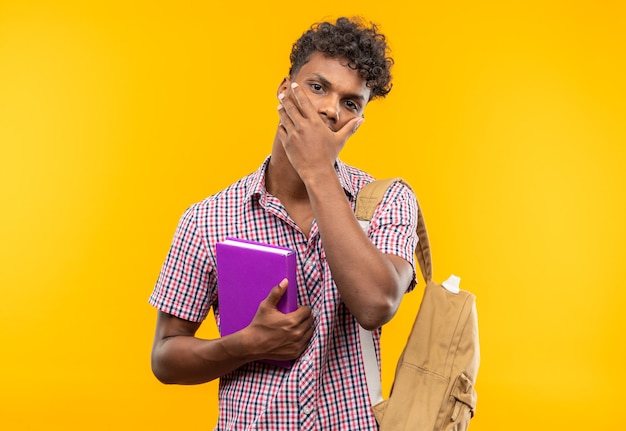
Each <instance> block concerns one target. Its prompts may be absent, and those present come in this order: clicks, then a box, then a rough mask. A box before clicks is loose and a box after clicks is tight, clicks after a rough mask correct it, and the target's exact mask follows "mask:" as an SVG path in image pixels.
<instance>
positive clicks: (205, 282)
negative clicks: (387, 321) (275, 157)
mask: <svg viewBox="0 0 626 431" xmlns="http://www.w3.org/2000/svg"><path fill="white" fill-rule="evenodd" d="M268 160H269V158H268V159H266V161H265V162H264V163H263V165H262V166H261V167H260V168H259V170H257V171H256V172H254V173H252V174H250V175H248V176H246V177H244V178H242V179H241V180H239V181H238V182H236V183H234V184H233V185H231V186H229V187H228V188H226V189H225V190H223V191H221V192H219V193H217V194H215V195H213V196H210V197H208V198H207V199H205V200H203V201H202V202H199V203H197V204H194V205H193V206H191V207H190V208H189V209H188V210H187V211H186V212H185V213H184V215H183V216H182V218H181V220H180V223H179V226H178V228H177V230H176V233H175V235H174V239H173V243H172V246H171V249H170V251H169V253H168V255H167V258H166V260H165V263H164V265H163V268H162V270H161V273H160V276H159V278H158V281H157V283H156V286H155V288H154V291H153V293H152V295H151V296H150V299H149V302H150V303H151V304H152V305H154V306H155V307H156V308H158V309H159V310H161V311H164V312H166V313H170V314H172V315H174V316H177V317H179V318H182V319H186V320H190V321H194V322H199V321H202V320H204V318H205V317H206V316H207V314H208V312H209V309H210V308H211V307H213V310H214V315H215V318H216V321H217V324H218V325H219V305H218V297H217V273H216V264H215V243H216V242H219V241H221V240H223V239H224V238H225V237H227V236H230V237H239V238H245V239H250V240H254V241H261V242H265V243H270V244H277V245H281V246H284V247H290V248H292V249H294V250H296V251H297V256H298V274H297V277H298V303H299V304H300V305H308V306H310V307H311V309H312V310H313V315H314V322H315V323H314V325H315V332H314V335H313V338H312V339H311V341H310V343H309V346H308V347H307V349H306V350H305V352H304V353H303V354H302V356H301V357H300V358H299V359H298V360H297V361H296V362H295V364H294V366H293V367H292V368H291V369H290V370H287V369H283V368H280V367H275V366H272V365H268V364H265V363H261V362H253V363H249V364H246V365H244V366H242V367H240V368H239V369H237V370H235V371H234V372H232V373H230V374H228V375H226V376H223V377H222V378H221V379H220V388H219V399H220V401H219V420H218V424H217V426H216V430H252V429H255V430H257V429H258V430H272V431H279V430H285V431H294V430H323V431H327V430H376V429H377V425H376V421H375V419H374V416H373V414H372V412H371V408H370V401H369V395H368V391H367V382H366V379H365V372H364V369H363V360H362V355H361V347H360V341H359V329H358V323H357V322H356V320H355V318H354V317H353V316H352V315H351V314H350V312H349V311H348V309H347V308H346V306H345V305H344V304H343V302H342V301H341V298H340V296H339V292H338V290H337V287H336V286H335V284H334V282H333V278H332V274H331V272H330V268H329V266H328V263H327V262H326V256H325V253H324V248H323V247H322V244H321V240H320V235H319V232H318V230H317V225H316V224H315V222H314V224H313V227H312V231H311V235H310V237H309V238H308V239H307V237H306V236H305V235H304V234H303V233H302V232H301V231H300V230H299V229H298V227H297V226H296V224H295V223H294V222H293V221H292V220H291V219H290V217H289V216H288V214H287V212H286V211H285V209H284V207H283V206H282V205H281V203H280V202H279V201H278V199H276V198H275V197H274V196H272V195H269V194H268V193H267V192H266V190H265V169H266V167H267V163H268ZM336 168H337V175H338V177H339V179H340V182H341V184H342V186H343V188H344V190H345V192H346V197H347V199H348V200H349V202H350V204H351V205H352V207H353V208H354V205H355V200H356V193H357V191H358V190H359V189H360V188H361V187H362V186H363V185H365V184H366V183H368V182H369V181H371V180H372V177H371V176H369V175H367V174H366V173H364V172H362V171H360V170H358V169H356V168H353V167H350V166H348V165H345V164H344V163H342V162H340V161H337V165H336ZM416 223H417V206H416V203H415V199H414V196H413V194H412V192H411V191H410V190H409V189H408V188H407V187H406V186H404V185H402V184H395V185H394V186H393V187H392V188H391V189H390V190H389V191H388V192H387V195H386V196H385V198H384V200H383V203H382V204H381V206H380V207H379V208H378V210H377V211H376V214H374V218H373V219H372V223H371V224H370V227H369V232H368V234H369V236H370V238H371V240H372V242H373V243H374V244H375V245H376V246H377V247H378V248H379V249H380V250H381V251H382V252H384V253H389V254H395V255H398V256H401V257H402V258H404V259H406V260H407V261H409V262H411V264H412V265H413V267H414V268H415V263H414V254H413V251H414V250H415V245H416V241H417V237H416V234H415V226H416ZM412 287H413V286H411V288H412ZM374 344H375V348H376V354H377V357H378V362H379V364H380V331H376V332H374Z"/></svg>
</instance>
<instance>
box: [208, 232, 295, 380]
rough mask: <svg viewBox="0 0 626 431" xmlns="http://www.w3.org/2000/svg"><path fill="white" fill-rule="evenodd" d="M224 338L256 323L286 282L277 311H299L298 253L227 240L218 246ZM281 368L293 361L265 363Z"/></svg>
mask: <svg viewBox="0 0 626 431" xmlns="http://www.w3.org/2000/svg"><path fill="white" fill-rule="evenodd" d="M215 249H216V258H217V291H218V302H219V314H220V334H221V335H222V336H224V335H228V334H232V333H233V332H237V331H239V330H241V329H243V328H245V327H246V326H248V325H249V324H250V322H252V319H253V318H254V315H255V314H256V312H257V309H258V307H259V304H260V303H261V301H263V300H264V299H265V298H266V297H267V295H268V294H269V293H270V290H272V288H273V287H274V286H276V285H278V283H280V282H281V280H283V279H284V278H286V279H287V280H288V281H289V285H288V286H287V290H286V291H285V294H284V295H283V297H282V298H281V299H280V301H279V302H278V305H277V308H278V310H280V311H282V312H283V313H290V312H292V311H295V310H296V308H297V307H298V288H297V284H296V253H295V252H294V251H293V250H291V249H289V248H285V247H279V246H276V245H270V244H264V243H260V242H254V241H248V240H244V239H238V238H226V239H225V240H224V241H222V242H218V243H216V245H215ZM263 362H268V363H270V364H274V365H279V366H281V367H285V368H289V367H291V365H292V363H293V361H275V360H264V361H263Z"/></svg>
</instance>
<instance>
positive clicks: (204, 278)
mask: <svg viewBox="0 0 626 431" xmlns="http://www.w3.org/2000/svg"><path fill="white" fill-rule="evenodd" d="M392 63H393V62H392V60H391V59H390V58H389V57H387V46H386V42H385V37H384V36H383V35H382V34H380V33H378V32H377V28H376V26H375V25H371V26H367V25H364V24H363V23H361V22H360V21H358V20H349V19H346V18H340V19H338V20H337V21H336V22H335V23H330V22H324V23H320V24H317V25H314V26H313V27H312V28H311V29H310V30H309V31H307V32H305V33H304V34H303V35H302V37H301V38H300V39H299V40H298V41H297V42H296V43H295V44H294V46H293V50H292V53H291V70H290V73H289V78H285V79H283V81H282V82H281V84H280V85H279V88H278V92H277V93H278V94H277V95H278V99H279V106H278V116H279V125H278V128H277V131H276V135H275V138H274V143H273V146H272V151H271V155H270V156H269V157H268V158H267V159H266V160H265V162H264V163H263V164H262V165H261V167H260V168H259V170H258V171H256V172H254V173H252V174H250V175H248V176H246V177H244V178H242V179H241V180H239V181H238V182H236V183H235V184H233V185H231V186H230V187H228V188H226V189H225V190H223V191H221V192H219V193H217V194H215V195H213V196H210V197H209V198H207V199H205V200H204V201H202V202H199V203H197V204H195V205H193V206H191V207H190V208H189V209H188V210H187V211H186V212H185V214H184V215H183V216H182V218H181V221H180V224H179V226H178V229H177V231H176V234H175V236H174V240H173V244H172V247H171V250H170V252H169V254H168V256H167V259H166V261H165V263H164V265H163V268H162V270H161V274H160V276H159V279H158V281H157V284H156V287H155V289H154V292H153V293H152V296H151V297H150V303H151V304H152V305H154V306H155V307H157V308H158V309H159V314H158V318H157V325H156V334H155V339H154V345H153V351H152V368H153V372H154V374H155V375H156V376H157V378H158V379H159V380H161V381H162V382H165V383H179V384H196V383H203V382H207V381H210V380H213V379H216V378H220V388H219V420H218V424H217V427H216V429H217V430H248V429H266V430H289V431H292V430H312V429H316V430H366V429H371V430H375V429H377V425H376V421H375V419H374V416H373V414H372V411H371V408H370V399H369V395H368V386H367V381H366V378H365V372H364V365H363V359H362V355H361V342H360V339H359V325H360V326H362V327H363V328H365V329H367V330H370V331H373V332H372V333H371V336H372V337H373V341H374V344H375V346H376V349H375V350H376V352H377V355H378V358H377V359H378V360H380V357H379V353H378V352H379V337H380V327H381V326H382V325H383V324H384V323H385V322H387V321H388V320H389V319H391V317H392V316H393V315H394V313H395V312H396V310H397V309H398V306H399V304H400V300H401V298H402V296H403V294H404V293H405V292H406V291H408V290H409V289H411V288H412V287H413V285H414V283H415V271H414V266H415V265H414V260H413V259H414V258H413V252H414V249H415V245H416V241H417V238H416V235H415V227H416V223H417V207H416V202H415V197H414V196H413V194H412V192H411V191H410V190H409V189H408V188H407V187H405V186H404V185H402V184H395V185H394V186H392V188H391V189H390V191H389V192H388V193H387V195H386V196H385V198H384V201H383V202H382V204H381V205H380V206H379V208H378V209H377V211H376V214H375V215H374V218H373V220H372V222H371V224H370V227H369V230H368V232H367V233H366V232H364V231H363V229H362V228H361V227H360V225H359V223H358V222H357V220H356V218H355V216H354V208H355V200H356V195H357V193H358V191H359V189H360V188H361V187H362V186H363V185H365V184H366V183H368V182H370V181H371V180H372V179H373V178H372V177H371V176H370V175H368V174H366V173H364V172H362V171H360V170H358V169H356V168H353V167H350V166H347V165H345V164H343V163H342V162H341V161H340V160H338V155H339V153H340V151H341V149H342V148H343V146H344V144H345V143H346V141H347V140H348V139H349V138H350V137H351V136H352V134H354V133H355V132H356V130H357V128H358V126H359V125H360V124H361V122H362V121H363V110H364V108H365V106H366V105H367V103H368V102H369V101H370V100H372V99H375V98H378V97H384V96H385V95H386V94H387V93H388V92H389V90H390V89H391V84H390V80H391V75H390V67H391V65H392ZM227 236H232V237H239V238H245V239H250V240H254V241H261V242H266V243H271V244H277V245H281V246H285V247H289V248H292V249H294V250H296V251H297V258H298V274H297V278H298V303H299V304H300V305H299V308H298V310H297V311H295V312H293V313H289V314H282V313H281V312H279V311H278V310H277V309H276V304H277V303H278V300H279V299H280V298H281V296H282V294H283V293H284V291H285V288H286V282H285V281H283V282H281V283H280V284H279V285H278V286H276V287H275V288H274V289H273V290H272V291H271V293H270V294H269V295H268V297H267V298H266V299H265V300H264V301H263V302H262V303H261V305H260V306H259V309H258V312H257V314H256V316H255V318H254V320H253V321H252V323H251V324H250V325H249V326H248V327H246V328H245V329H243V330H241V331H239V332H236V333H234V334H231V335H228V336H225V337H222V338H219V339H214V340H203V339H199V338H197V337H195V334H196V331H197V329H198V328H199V326H200V324H201V322H202V321H203V320H204V318H205V317H206V316H207V314H208V312H209V309H210V308H211V307H213V310H214V313H215V317H216V320H217V322H218V324H219V306H218V297H217V274H216V263H215V244H216V242H219V241H221V240H223V239H224V238H225V237H227ZM250 288H251V289H253V288H254V286H250ZM259 359H278V360H285V359H293V360H295V362H294V365H293V366H292V368H291V369H285V368H281V367H276V366H273V365H269V364H267V363H264V362H259V361H258V360H259Z"/></svg>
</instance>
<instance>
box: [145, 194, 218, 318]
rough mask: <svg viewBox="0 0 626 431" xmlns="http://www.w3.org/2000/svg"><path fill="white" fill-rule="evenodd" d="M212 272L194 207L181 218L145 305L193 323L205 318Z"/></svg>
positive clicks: (208, 307)
mask: <svg viewBox="0 0 626 431" xmlns="http://www.w3.org/2000/svg"><path fill="white" fill-rule="evenodd" d="M211 272H212V271H211V268H210V263H209V258H208V253H207V250H206V246H205V242H204V241H203V237H202V235H201V233H200V231H199V228H198V223H197V217H196V211H195V206H192V207H190V208H189V209H188V210H187V211H185V213H184V214H183V215H182V217H181V219H180V221H179V224H178V227H177V229H176V233H175V234H174V239H173V240H172V245H171V247H170V250H169V253H168V254H167V257H166V259H165V262H164V264H163V267H162V268H161V272H160V274H159V278H158V279H157V282H156V285H155V287H154V290H153V292H152V295H151V296H150V298H149V300H148V302H149V303H150V304H152V305H153V306H154V307H156V308H157V309H159V310H161V311H163V312H165V313H168V314H171V315H174V316H176V317H179V318H181V319H185V320H189V321H192V322H201V321H203V320H204V318H205V317H206V316H207V314H208V312H209V309H210V308H211V303H210V298H211V296H212V295H211V294H210V289H209V279H210V275H211Z"/></svg>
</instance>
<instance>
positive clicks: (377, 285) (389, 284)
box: [305, 169, 411, 329]
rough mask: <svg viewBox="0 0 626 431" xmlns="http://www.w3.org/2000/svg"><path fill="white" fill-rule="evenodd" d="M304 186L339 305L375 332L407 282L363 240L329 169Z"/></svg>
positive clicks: (365, 239)
mask: <svg viewBox="0 0 626 431" xmlns="http://www.w3.org/2000/svg"><path fill="white" fill-rule="evenodd" d="M305 184H306V186H307V192H308V194H309V199H310V202H311V206H312V209H313V213H314V216H315V219H316V221H317V224H318V228H319V231H320V235H321V237H322V243H323V244H324V250H325V252H326V258H327V260H328V264H329V266H330V268H331V272H332V274H333V278H334V280H335V283H336V285H337V288H338V289H339V291H340V293H341V296H342V299H343V301H344V302H345V304H346V305H347V306H348V308H349V309H350V311H351V312H352V314H353V315H354V316H355V317H356V318H357V320H358V321H359V323H360V324H361V326H363V327H364V328H367V329H374V328H377V327H379V326H381V325H382V324H384V323H385V322H387V321H388V320H389V319H390V318H391V317H392V316H393V315H394V314H395V312H396V310H397V308H398V306H399V304H400V300H401V299H402V294H403V292H404V291H405V290H406V288H407V287H408V284H409V283H410V281H411V280H410V278H407V275H406V274H399V273H398V270H397V269H396V267H395V266H394V264H393V262H392V261H391V259H390V257H389V256H387V255H385V254H383V253H382V252H381V251H380V250H378V249H377V248H376V247H375V246H374V245H373V244H372V242H371V241H370V240H369V238H367V235H366V234H365V233H364V232H363V229H362V228H361V226H360V225H359V224H358V222H357V220H356V218H355V216H354V212H353V210H352V208H351V207H350V205H349V203H348V201H347V200H346V197H345V193H344V191H343V188H342V187H341V184H340V183H339V180H338V178H337V176H336V174H335V172H334V169H333V171H332V175H331V174H330V172H329V173H327V174H326V175H317V176H316V177H314V178H313V179H309V180H308V181H305ZM407 265H408V264H407Z"/></svg>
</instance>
